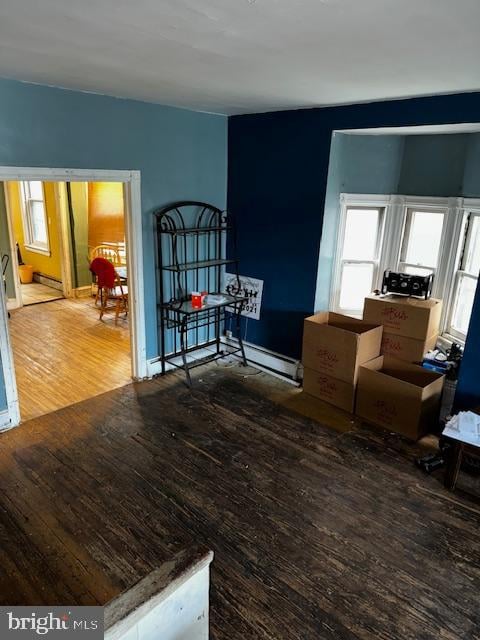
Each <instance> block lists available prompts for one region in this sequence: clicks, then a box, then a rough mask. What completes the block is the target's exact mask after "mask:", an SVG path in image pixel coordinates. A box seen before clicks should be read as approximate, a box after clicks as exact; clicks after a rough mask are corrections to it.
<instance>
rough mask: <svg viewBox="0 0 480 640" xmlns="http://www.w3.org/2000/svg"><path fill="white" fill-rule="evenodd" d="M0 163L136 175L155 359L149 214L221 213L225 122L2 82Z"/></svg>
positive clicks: (148, 321) (148, 322) (151, 353)
mask: <svg viewBox="0 0 480 640" xmlns="http://www.w3.org/2000/svg"><path fill="white" fill-rule="evenodd" d="M2 165H7V166H20V167H57V168H63V167H67V168H80V169H109V170H112V169H118V170H139V171H140V173H141V189H142V194H141V195H142V237H143V250H144V264H143V267H144V280H145V313H146V319H145V332H146V343H147V345H146V346H147V357H148V358H154V357H156V356H157V355H158V346H157V345H158V341H157V340H158V338H157V307H156V296H155V291H156V282H155V255H154V236H153V215H152V212H153V211H154V210H155V209H157V208H158V207H161V206H163V205H166V204H168V203H171V202H174V201H177V200H201V201H204V202H209V203H212V204H213V205H215V206H218V207H219V208H221V209H224V208H225V205H226V182H227V175H226V172H227V118H226V117H224V116H219V115H213V114H208V113H197V112H194V111H188V110H187V109H176V108H173V107H165V106H161V105H156V104H148V103H144V102H138V101H134V100H121V99H117V98H110V97H108V96H102V95H95V94H91V93H81V92H76V91H67V90H63V89H55V88H52V87H45V86H40V85H33V84H26V83H20V82H15V81H13V80H5V79H0V166H2ZM1 387H2V381H1V379H0V389H1ZM1 408H2V407H1V405H0V410H1Z"/></svg>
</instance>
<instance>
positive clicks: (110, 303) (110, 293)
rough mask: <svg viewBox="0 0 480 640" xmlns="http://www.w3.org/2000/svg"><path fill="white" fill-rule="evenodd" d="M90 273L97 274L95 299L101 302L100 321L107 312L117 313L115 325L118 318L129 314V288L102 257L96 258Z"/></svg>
mask: <svg viewBox="0 0 480 640" xmlns="http://www.w3.org/2000/svg"><path fill="white" fill-rule="evenodd" d="M90 271H91V272H92V273H93V274H95V276H96V278H97V284H98V293H97V297H96V299H95V304H97V300H100V320H102V318H103V316H104V314H105V313H106V312H107V311H113V310H114V311H115V324H117V323H118V316H119V315H120V313H122V312H125V315H127V314H128V287H127V286H125V285H123V284H122V281H121V280H120V278H119V277H118V274H117V272H116V271H115V267H114V266H113V264H112V263H111V262H110V261H109V260H106V259H105V258H102V257H97V258H94V259H93V260H92V262H91V264H90Z"/></svg>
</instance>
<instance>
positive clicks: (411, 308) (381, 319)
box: [363, 295, 442, 362]
mask: <svg viewBox="0 0 480 640" xmlns="http://www.w3.org/2000/svg"><path fill="white" fill-rule="evenodd" d="M441 314H442V302H441V300H437V299H435V298H430V299H429V300H420V299H417V298H405V297H402V296H395V295H386V296H368V297H367V298H365V307H364V312H363V319H364V320H365V321H366V322H370V323H375V324H381V325H383V341H382V354H384V355H387V356H393V357H395V358H398V359H400V360H405V361H406V362H421V361H422V360H423V356H424V355H425V353H426V352H427V351H429V350H430V349H433V348H434V347H435V344H436V341H437V338H438V332H439V327H440V316H441Z"/></svg>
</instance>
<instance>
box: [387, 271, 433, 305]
mask: <svg viewBox="0 0 480 640" xmlns="http://www.w3.org/2000/svg"><path fill="white" fill-rule="evenodd" d="M432 287H433V273H430V274H429V275H428V276H416V275H412V274H411V273H397V272H395V271H390V269H387V270H386V271H385V273H384V274H383V282H382V293H383V294H385V293H399V294H403V295H406V296H416V297H418V298H424V299H425V300H428V298H430V297H431V295H432Z"/></svg>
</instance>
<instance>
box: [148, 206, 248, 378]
mask: <svg viewBox="0 0 480 640" xmlns="http://www.w3.org/2000/svg"><path fill="white" fill-rule="evenodd" d="M154 216H155V220H156V234H155V237H156V255H157V288H158V291H157V307H158V319H159V322H158V326H159V347H160V360H161V372H162V374H165V373H166V371H167V370H168V369H170V368H171V367H170V366H169V365H173V366H174V367H177V368H180V369H183V370H184V371H185V375H186V380H187V384H188V385H189V386H191V385H192V380H191V376H190V369H192V368H193V367H195V366H198V365H199V364H204V363H205V362H208V361H210V360H215V359H217V358H221V357H223V356H224V355H226V349H225V347H226V345H225V344H224V343H223V342H222V340H221V338H222V333H223V332H222V328H223V326H224V323H225V313H226V312H227V311H228V312H229V313H230V314H231V318H232V320H233V322H234V325H235V327H236V336H237V339H238V348H231V347H229V348H228V353H229V354H239V355H240V357H241V360H242V362H243V364H245V365H246V364H247V362H246V358H245V350H244V346H243V342H242V336H241V325H240V323H241V312H242V309H243V307H244V305H245V303H246V301H247V298H246V297H244V296H239V295H230V294H227V293H224V292H222V280H223V273H224V271H225V268H226V267H227V266H228V269H229V272H231V273H234V275H235V276H236V281H237V286H236V287H234V289H235V291H232V293H236V292H238V291H241V286H240V278H239V274H238V259H237V257H236V242H235V230H234V227H233V221H232V219H231V216H229V215H227V213H226V212H225V211H222V210H221V209H218V208H217V207H215V206H213V205H211V204H208V203H206V202H198V201H193V200H184V201H180V202H175V203H173V204H170V205H167V206H165V207H162V208H161V209H158V210H157V211H155V212H154ZM227 232H229V247H230V252H229V253H230V254H231V255H232V256H233V257H229V258H227V251H226V247H227V237H226V236H227ZM192 291H198V292H202V291H207V292H208V293H209V294H211V295H215V296H219V298H218V299H217V300H216V301H215V302H209V303H208V304H207V303H204V304H203V306H202V307H201V308H194V307H193V306H192V302H191V292H192ZM200 349H202V350H203V351H205V352H206V354H204V355H203V356H202V357H201V358H199V359H195V360H193V361H189V357H190V356H189V354H191V353H192V352H194V351H197V350H200Z"/></svg>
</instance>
